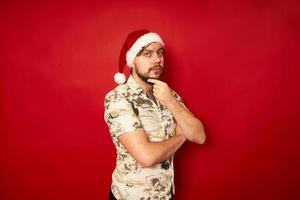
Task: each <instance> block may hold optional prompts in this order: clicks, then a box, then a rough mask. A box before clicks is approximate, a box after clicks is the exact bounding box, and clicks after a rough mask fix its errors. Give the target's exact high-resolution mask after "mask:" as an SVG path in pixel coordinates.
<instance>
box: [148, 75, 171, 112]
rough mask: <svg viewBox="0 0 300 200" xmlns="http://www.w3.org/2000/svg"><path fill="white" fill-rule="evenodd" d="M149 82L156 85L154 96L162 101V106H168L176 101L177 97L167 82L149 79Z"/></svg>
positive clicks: (154, 86)
mask: <svg viewBox="0 0 300 200" xmlns="http://www.w3.org/2000/svg"><path fill="white" fill-rule="evenodd" d="M147 81H148V82H150V83H154V85H153V95H154V97H155V98H156V99H158V100H159V101H160V103H161V104H162V105H164V106H167V105H168V104H169V103H170V102H171V101H172V100H174V99H175V97H174V96H173V95H172V92H171V88H169V86H168V84H166V83H165V82H162V81H159V80H156V79H148V80H147Z"/></svg>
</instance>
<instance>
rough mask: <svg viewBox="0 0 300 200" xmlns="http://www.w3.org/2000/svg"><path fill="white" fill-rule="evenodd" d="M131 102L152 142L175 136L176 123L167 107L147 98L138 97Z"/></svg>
mask: <svg viewBox="0 0 300 200" xmlns="http://www.w3.org/2000/svg"><path fill="white" fill-rule="evenodd" d="M131 102H132V108H133V110H134V112H135V114H136V115H137V117H138V118H139V120H140V122H141V124H142V125H143V127H144V130H145V131H146V133H147V134H148V136H149V138H150V140H151V141H161V140H164V139H168V138H169V137H170V136H172V135H174V130H175V128H176V122H175V119H174V117H173V115H172V113H171V112H170V111H169V110H168V109H167V108H166V107H165V106H163V105H161V104H160V103H159V102H155V101H153V100H151V99H150V98H147V97H146V96H136V97H135V98H133V99H132V101H131Z"/></svg>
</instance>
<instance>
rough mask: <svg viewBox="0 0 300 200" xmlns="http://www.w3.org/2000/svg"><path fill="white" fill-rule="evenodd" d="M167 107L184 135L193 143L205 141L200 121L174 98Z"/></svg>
mask: <svg viewBox="0 0 300 200" xmlns="http://www.w3.org/2000/svg"><path fill="white" fill-rule="evenodd" d="M166 106H167V108H168V109H169V110H170V111H171V113H172V114H173V116H174V118H175V119H176V121H177V124H178V125H179V127H180V128H181V130H182V132H183V134H184V136H185V137H186V138H187V139H188V140H190V141H192V142H195V143H198V144H203V143H204V142H205V138H206V136H205V132H204V127H203V124H202V122H201V121H200V120H199V119H198V118H196V117H195V116H194V115H193V114H191V113H189V112H188V111H187V110H186V109H185V108H184V107H183V106H181V105H180V104H179V103H178V101H176V99H174V100H172V101H171V102H170V103H169V104H168V105H166Z"/></svg>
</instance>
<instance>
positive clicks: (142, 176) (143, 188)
mask: <svg viewBox="0 0 300 200" xmlns="http://www.w3.org/2000/svg"><path fill="white" fill-rule="evenodd" d="M172 93H173V95H174V96H175V97H176V99H177V101H179V103H180V104H181V105H182V106H184V104H183V102H182V99H181V98H180V97H179V96H178V95H177V94H176V93H175V92H174V91H172ZM184 107H185V106H184ZM185 108H186V107H185ZM104 119H105V121H106V123H107V125H108V127H109V131H110V134H111V137H112V141H113V143H114V145H115V148H116V151H117V158H116V167H115V170H114V172H113V175H112V185H111V190H112V193H113V194H114V196H115V197H116V198H117V199H118V200H150V199H151V200H152V199H159V200H167V199H170V198H171V192H172V191H171V190H172V188H173V193H174V192H175V188H174V167H173V157H172V158H171V159H169V160H165V161H163V162H161V163H158V164H156V165H154V166H152V167H143V166H142V165H140V164H139V163H138V162H137V161H136V160H135V159H134V158H133V157H132V156H131V155H130V153H129V152H128V151H127V150H126V148H125V147H124V146H123V145H122V144H121V142H120V141H119V140H118V137H119V136H120V135H122V134H123V133H127V132H131V131H137V130H144V131H145V132H146V134H147V135H148V137H149V139H150V141H162V140H166V139H168V138H170V137H171V136H173V135H174V134H175V128H176V121H175V118H174V117H173V115H172V114H171V112H170V111H169V110H168V109H167V108H166V107H165V106H163V105H161V104H160V103H159V101H156V102H154V101H153V100H152V99H150V98H149V97H148V96H147V95H146V93H145V92H144V91H143V90H142V89H141V88H140V86H139V85H138V84H137V83H136V82H135V80H134V79H133V77H132V76H130V77H129V79H128V81H127V83H125V84H123V85H120V86H117V87H116V88H115V89H114V90H112V91H110V92H109V93H108V94H107V95H106V97H105V113H104Z"/></svg>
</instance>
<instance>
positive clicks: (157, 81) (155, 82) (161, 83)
mask: <svg viewBox="0 0 300 200" xmlns="http://www.w3.org/2000/svg"><path fill="white" fill-rule="evenodd" d="M147 81H149V82H150V83H154V84H157V85H164V84H166V83H164V82H162V81H160V80H156V79H151V78H149V79H147Z"/></svg>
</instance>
